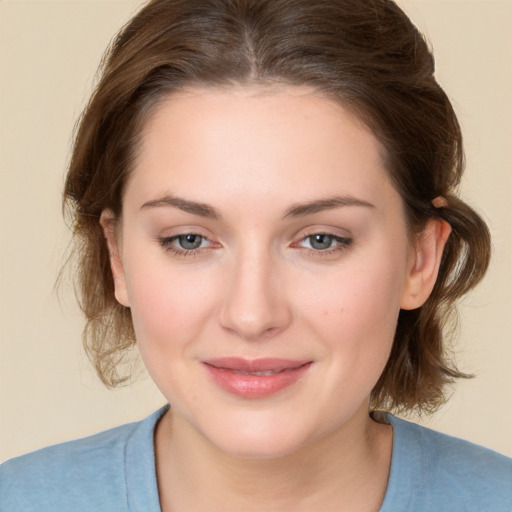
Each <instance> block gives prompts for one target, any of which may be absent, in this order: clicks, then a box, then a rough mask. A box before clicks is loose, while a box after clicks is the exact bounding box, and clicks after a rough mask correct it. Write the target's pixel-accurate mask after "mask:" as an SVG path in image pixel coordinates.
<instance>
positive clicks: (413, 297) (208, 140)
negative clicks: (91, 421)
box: [102, 87, 449, 512]
mask: <svg viewBox="0 0 512 512" xmlns="http://www.w3.org/2000/svg"><path fill="white" fill-rule="evenodd" d="M383 155H384V148H383V147H382V146H381V145H380V143H379V142H378V141H377V139H376V138H375V136H374V135H373V134H372V133H371V132H370V131H369V130H368V129H367V128H366V127H365V126H364V125H363V124H362V123H360V122H359V121H358V120H357V119H355V118H354V117H353V116H352V115H350V114H349V113H348V112H347V111H346V110H344V109H343V108H342V107H341V106H339V105H337V104H335V103H333V102H332V101H330V100H328V99H327V98H325V97H323V96H321V95H320V94H318V93H315V92H314V91H312V90H310V89H306V88H298V87H290V88H284V87H280V88H274V89H263V88H260V87H232V88H226V89H190V90H188V91H186V92H184V93H180V94H179V95H174V96H172V97H170V98H169V99H168V100H166V101H165V102H163V103H162V104H161V105H160V106H159V107H158V108H157V109H156V111H155V112H154V113H153V114H152V116H151V117H150V119H149V121H148V122H147V124H146V126H145V127H144V131H143V139H142V144H141V147H140V151H139V154H138V157H137V160H136V162H135V167H134V170H133V173H132V174H131V176H130V178H129V180H128V183H127V187H126V190H125V196H124V199H123V213H122V218H121V219H113V217H112V214H111V213H110V212H108V211H105V212H104V213H103V216H102V225H103V226H104V228H105V234H106V236H107V240H108V243H109V248H110V252H111V262H112V270H113V274H114V281H115V291H116V297H117V300H118V301H119V302H120V303H121V304H123V305H125V306H128V307H130V308H131V312H132V317H133V322H134V327H135V333H136V337H137V340H138V344H139V347H140V351H141V354H142V358H143V360H144V362H145V364H146V367H147V369H148V371H149V373H150V375H151V377H152V378H153V380H154V381H155V383H156V384H157V385H158V387H159V388H160V390H161V391H162V393H163V394H164V396H165V397H166V398H167V399H168V401H169V402H170V403H171V404H172V409H171V410H170V411H169V412H168V413H167V414H166V415H165V416H164V418H163V419H162V420H161V421H160V423H159V424H158V427H157V430H156V433H155V449H156V460H157V475H158V485H159V492H160V498H161V504H162V509H163V510H164V511H181V510H196V511H201V510H208V511H215V510H222V511H226V510H246V511H251V510H267V511H268V510H287V511H290V510H296V511H300V510H347V511H349V510H357V511H358V512H361V511H363V512H364V511H377V510H378V509H379V507H380V504H381V503H382V500H383V498H384V494H385V489H386V484H387V479H388V476H389V467H390V460H391V451H392V431H391V427H390V426H388V425H383V424H379V423H376V422H374V421H373V420H372V419H371V418H370V416H369V414H368V404H369V397H370V393H371V390H372V388H373V387H374V385H375V383H376V382H377V380H378V378H379V376H380V374H381V373H382V370H383V369H384V366H385V364H386V361H387V358H388V356H389V352H390V349H391V344H392V340H393V335H394V331H395V327H396V322H397V318H398V313H399V310H400V308H409V309H410V308H416V307H418V306H420V305H421V304H422V303H423V302H424V301H425V300H426V298H427V297H428V295H429V293H430V292H431V290H432V287H433V285H434V283H435V279H436V276H437V271H438V267H439V262H440V257H441V253H442V249H443V246H444V243H445V241H446V239H447V237H448V235H449V227H448V226H447V225H446V223H444V222H442V221H431V222H430V223H429V225H428V226H427V229H426V230H425V233H424V236H422V237H421V238H419V239H418V240H415V241H413V243H411V240H410V239H409V237H408V234H407V229H406V220H405V217H404V212H403V205H402V201H401V198H400V196H399V194H398V193H397V191H396V190H395V189H394V188H393V186H392V184H391V182H390V180H389V178H388V175H387V171H386V169H385V168H384V166H383V158H382V156H383ZM334 197H336V198H342V199H343V201H341V202H340V201H338V203H337V204H336V205H334V204H333V201H331V203H325V200H327V199H328V200H332V198H334ZM176 198H180V201H181V202H180V201H177V200H176ZM354 199H356V200H357V201H359V202H360V204H352V203H354V201H353V200H354ZM183 200H185V201H188V202H183ZM322 201H324V202H322ZM190 202H194V203H200V204H201V205H203V209H198V208H197V205H195V208H194V209H192V210H191V209H190ZM311 203H315V205H316V208H311V207H310V208H306V209H304V208H302V209H300V208H297V206H298V205H304V204H306V205H310V206H311ZM342 203H343V204H345V205H343V204H342ZM346 203H348V205H347V204H346ZM205 205H206V207H204V206H205ZM328 205H329V206H328ZM185 210H187V211H185ZM211 210H214V211H215V213H216V215H215V216H212V215H205V214H206V213H208V212H209V213H210V214H211V213H212V211H211ZM306 210H307V211H306ZM115 221H117V222H115ZM113 226H116V227H115V228H114V227H113ZM187 233H192V234H195V235H199V236H200V237H202V238H196V239H194V240H200V242H201V243H200V247H199V248H198V249H194V250H192V252H189V253H187V254H184V253H179V252H178V253H176V250H178V251H183V248H182V247H180V239H179V238H176V237H177V236H178V235H183V234H187ZM313 234H323V235H328V237H327V238H323V240H324V241H327V245H328V243H331V246H330V247H329V248H328V249H324V248H323V246H322V248H321V249H319V248H318V247H319V246H318V244H315V240H316V239H312V238H311V235H313ZM334 237H337V238H334ZM182 240H183V239H182ZM226 356H238V357H243V358H245V359H257V358H262V357H280V358H285V359H293V360H307V361H312V364H311V366H310V367H309V369H308V371H307V372H306V374H305V375H304V376H303V377H302V378H301V379H300V380H299V381H298V382H296V383H295V384H293V385H292V386H290V387H288V388H286V389H284V390H282V391H280V392H279V393H277V394H275V395H272V396H270V397H266V398H261V399H247V398H241V397H239V396H235V395H232V394H230V393H227V392H226V391H224V390H223V389H221V388H219V387H218V386H217V385H216V384H215V383H214V381H213V380H212V379H211V377H210V375H209V374H208V372H206V371H205V369H204V365H203V364H202V362H201V361H203V360H205V359H209V358H217V357H226ZM197 489H200V490H201V491H200V492H197Z"/></svg>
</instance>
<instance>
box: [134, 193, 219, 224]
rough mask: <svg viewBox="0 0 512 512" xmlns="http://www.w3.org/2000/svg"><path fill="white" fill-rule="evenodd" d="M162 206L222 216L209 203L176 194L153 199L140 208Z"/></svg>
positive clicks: (201, 214) (207, 215) (204, 214)
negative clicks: (182, 197)
mask: <svg viewBox="0 0 512 512" xmlns="http://www.w3.org/2000/svg"><path fill="white" fill-rule="evenodd" d="M160 206H172V207H174V208H178V209H179V210H182V211H184V212H187V213H192V214H194V215H199V216H201V217H207V218H209V219H220V217H221V215H220V213H219V212H218V211H217V210H216V209H215V208H213V206H210V205H209V204H206V203H198V202H196V201H189V200H187V199H181V198H180V197H176V196H164V197H161V198H159V199H153V200H152V201H147V202H145V203H144V204H143V205H142V206H141V207H140V208H141V210H142V209H143V208H157V207H160Z"/></svg>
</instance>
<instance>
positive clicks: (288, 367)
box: [202, 357, 313, 398]
mask: <svg viewBox="0 0 512 512" xmlns="http://www.w3.org/2000/svg"><path fill="white" fill-rule="evenodd" d="M202 363H203V365H204V367H205V368H206V370H207V371H208V372H209V374H210V375H211V377H212V378H213V380H214V382H215V383H216V384H217V385H218V386H219V387H220V388H221V389H223V390H224V391H227V392H228V393H231V394H233V395H236V396H239V397H242V398H266V397H269V396H272V395H275V394H276V393H279V392H280V391H282V390H283V389H285V388H287V387H289V386H291V385H292V384H295V383H296V382H297V381H298V380H300V379H301V377H302V376H303V375H304V374H305V373H306V372H307V371H308V369H309V368H310V367H311V365H312V364H313V361H300V360H291V359H279V358H264V359H253V360H248V359H243V358H238V357H223V358H217V359H208V360H205V361H202Z"/></svg>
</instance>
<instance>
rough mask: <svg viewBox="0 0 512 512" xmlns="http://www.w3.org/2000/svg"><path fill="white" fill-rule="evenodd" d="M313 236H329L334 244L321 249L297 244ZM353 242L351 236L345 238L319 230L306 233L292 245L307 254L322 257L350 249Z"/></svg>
mask: <svg viewBox="0 0 512 512" xmlns="http://www.w3.org/2000/svg"><path fill="white" fill-rule="evenodd" d="M315 236H325V237H328V238H330V239H331V240H332V242H333V243H334V246H333V247H329V248H327V249H323V250H321V249H312V248H309V247H302V246H300V245H299V244H301V243H304V242H305V241H306V240H308V239H311V238H313V237H315ZM353 242H354V240H353V239H351V238H346V237H343V236H338V235H333V234H332V233H325V232H322V231H320V232H313V233H308V234H307V235H305V236H304V237H303V238H301V240H300V241H299V242H297V243H295V244H293V245H294V246H297V245H298V246H299V248H300V249H302V250H303V251H306V252H307V253H309V254H312V255H313V256H314V257H317V258H318V257H320V258H323V257H329V256H334V255H336V254H339V253H341V252H344V251H347V250H348V249H350V247H351V246H352V244H353Z"/></svg>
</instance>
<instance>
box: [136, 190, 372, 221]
mask: <svg viewBox="0 0 512 512" xmlns="http://www.w3.org/2000/svg"><path fill="white" fill-rule="evenodd" d="M162 206H170V207H173V208H178V209H179V210H182V211H184V212H187V213H192V214H193V215H199V216H201V217H206V218H209V219H220V218H221V217H222V216H221V215H220V213H219V212H218V211H217V210H216V209H215V208H214V207H213V206H210V205H209V204H206V203H199V202H196V201H190V200H188V199H182V198H180V197H176V196H169V195H168V196H164V197H161V198H159V199H153V200H151V201H147V202H145V203H144V204H143V205H142V206H141V210H142V209H143V208H158V207H162ZM342 206H362V207H365V208H375V206H374V205H373V204H371V203H369V202H368V201H364V200H362V199H357V198H356V197H353V196H335V197H328V198H326V199H317V200H314V201H309V202H307V203H298V204H295V205H293V206H291V207H290V208H288V210H286V212H285V214H284V215H283V218H288V217H304V216H306V215H311V214H313V213H318V212H321V211H323V210H331V209H334V208H340V207H342Z"/></svg>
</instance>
